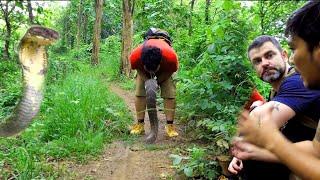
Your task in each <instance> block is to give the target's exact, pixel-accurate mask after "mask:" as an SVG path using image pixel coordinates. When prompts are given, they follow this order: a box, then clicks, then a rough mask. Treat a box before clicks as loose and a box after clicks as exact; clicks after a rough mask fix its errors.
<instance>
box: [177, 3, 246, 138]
mask: <svg viewBox="0 0 320 180" xmlns="http://www.w3.org/2000/svg"><path fill="white" fill-rule="evenodd" d="M228 6H232V9H234V10H229V11H225V12H224V13H221V14H220V15H219V16H218V17H216V21H215V22H214V23H213V24H214V25H213V26H212V27H210V28H208V29H205V30H202V31H201V30H199V31H198V32H199V33H201V34H205V35H207V36H205V37H203V38H202V39H203V40H202V41H206V42H207V44H209V45H207V47H208V49H207V50H206V51H204V52H202V53H201V55H197V56H198V58H197V59H196V61H194V62H193V64H191V63H190V62H189V64H188V66H190V68H191V67H193V68H192V69H191V70H190V71H184V72H183V73H180V79H181V82H180V83H179V84H178V87H179V88H178V90H179V103H178V105H180V106H179V107H181V109H182V112H188V113H187V114H184V116H187V118H188V119H190V118H191V119H193V120H194V121H196V122H197V123H194V124H195V125H196V126H197V130H198V133H197V134H198V137H199V138H204V139H207V140H214V139H215V137H216V134H217V133H223V134H224V135H225V138H226V139H230V138H231V137H232V136H233V133H234V131H235V128H234V125H235V119H236V114H237V112H238V110H239V108H240V107H241V106H242V105H243V104H244V102H245V101H246V100H247V97H249V94H250V87H251V86H252V85H251V84H252V83H251V80H250V77H248V74H250V73H251V72H250V68H249V65H248V62H247V60H246V44H247V33H246V32H248V31H250V25H249V24H247V22H246V21H244V20H243V19H242V18H240V16H241V14H240V11H239V10H237V9H239V5H238V4H236V3H235V4H228ZM244 16H245V15H244ZM236 17H238V18H236ZM195 32H197V31H194V33H195ZM195 39H196V40H195V41H196V43H198V42H199V39H201V38H195ZM190 41H191V43H193V42H192V40H190V39H189V42H190ZM191 47H192V46H191ZM196 49H197V50H199V49H200V50H201V48H199V47H196ZM177 51H178V52H179V49H178V50H177ZM182 63H184V61H182ZM183 68H185V69H187V68H186V66H184V67H183ZM248 89H249V91H248ZM226 120H227V121H226ZM191 121H192V120H191Z"/></svg>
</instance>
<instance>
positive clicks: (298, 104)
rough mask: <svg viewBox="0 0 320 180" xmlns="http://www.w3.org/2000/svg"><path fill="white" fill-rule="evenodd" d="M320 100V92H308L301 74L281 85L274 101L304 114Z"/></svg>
mask: <svg viewBox="0 0 320 180" xmlns="http://www.w3.org/2000/svg"><path fill="white" fill-rule="evenodd" d="M319 98H320V91H315V90H308V89H307V88H305V87H304V85H303V81H302V79H301V77H300V75H299V74H295V75H292V76H290V77H288V78H286V79H285V80H284V81H283V82H282V84H281V85H280V88H279V91H278V93H277V95H276V96H275V97H274V98H273V99H272V101H277V102H280V103H283V104H285V105H287V106H289V107H290V108H291V109H292V110H294V111H295V112H296V113H303V112H305V111H308V109H309V108H310V107H311V106H312V105H314V103H315V102H316V101H317V100H318V99H319Z"/></svg>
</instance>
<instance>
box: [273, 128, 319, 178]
mask: <svg viewBox="0 0 320 180" xmlns="http://www.w3.org/2000/svg"><path fill="white" fill-rule="evenodd" d="M274 138H275V141H274V144H270V145H269V146H267V148H268V149H269V150H270V151H271V152H273V153H275V154H276V155H277V157H278V158H279V159H280V161H281V162H282V163H284V164H285V165H286V166H288V168H290V169H291V170H292V171H293V172H294V173H295V174H296V175H298V176H299V177H301V178H302V179H320V171H319V170H318V168H319V167H320V160H319V159H318V158H317V157H315V156H314V155H313V154H310V153H308V152H305V151H301V149H300V148H298V147H296V146H295V145H294V144H292V143H290V142H289V141H288V140H287V139H286V138H285V137H283V136H282V134H281V133H277V134H275V135H274Z"/></svg>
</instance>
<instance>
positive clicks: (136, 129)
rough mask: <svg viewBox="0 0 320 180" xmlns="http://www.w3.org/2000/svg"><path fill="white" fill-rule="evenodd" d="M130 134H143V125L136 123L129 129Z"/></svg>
mask: <svg viewBox="0 0 320 180" xmlns="http://www.w3.org/2000/svg"><path fill="white" fill-rule="evenodd" d="M130 134H144V123H136V124H134V125H133V126H132V127H131V130H130Z"/></svg>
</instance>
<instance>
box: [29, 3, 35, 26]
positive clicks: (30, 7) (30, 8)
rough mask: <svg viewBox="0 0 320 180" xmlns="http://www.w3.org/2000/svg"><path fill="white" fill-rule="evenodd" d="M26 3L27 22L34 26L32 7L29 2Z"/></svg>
mask: <svg viewBox="0 0 320 180" xmlns="http://www.w3.org/2000/svg"><path fill="white" fill-rule="evenodd" d="M27 2H28V5H27V6H28V13H29V22H30V24H34V16H33V13H32V5H31V0H27Z"/></svg>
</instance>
